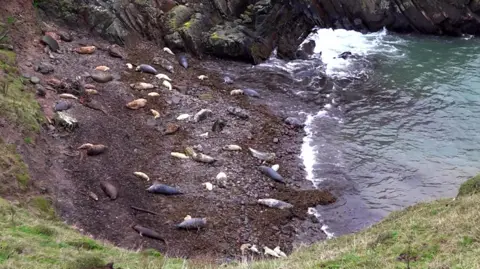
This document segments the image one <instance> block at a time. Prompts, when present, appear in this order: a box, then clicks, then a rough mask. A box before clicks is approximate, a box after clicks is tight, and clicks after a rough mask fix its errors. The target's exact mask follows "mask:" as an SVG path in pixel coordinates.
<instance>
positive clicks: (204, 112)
mask: <svg viewBox="0 0 480 269" xmlns="http://www.w3.org/2000/svg"><path fill="white" fill-rule="evenodd" d="M212 114H213V112H212V111H211V110H210V109H201V110H200V111H198V113H197V114H195V116H193V121H195V122H199V121H202V120H204V119H206V118H207V117H208V116H210V115H212Z"/></svg>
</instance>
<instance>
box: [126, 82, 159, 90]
mask: <svg viewBox="0 0 480 269" xmlns="http://www.w3.org/2000/svg"><path fill="white" fill-rule="evenodd" d="M130 87H131V88H132V89H134V90H139V91H141V90H151V89H154V88H155V86H154V85H153V84H150V83H146V82H136V83H132V84H130Z"/></svg>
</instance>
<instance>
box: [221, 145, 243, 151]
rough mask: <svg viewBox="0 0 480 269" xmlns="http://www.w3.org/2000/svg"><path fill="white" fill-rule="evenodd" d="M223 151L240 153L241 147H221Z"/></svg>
mask: <svg viewBox="0 0 480 269" xmlns="http://www.w3.org/2000/svg"><path fill="white" fill-rule="evenodd" d="M223 150H228V151H240V150H242V147H240V146H239V145H226V146H224V147H223Z"/></svg>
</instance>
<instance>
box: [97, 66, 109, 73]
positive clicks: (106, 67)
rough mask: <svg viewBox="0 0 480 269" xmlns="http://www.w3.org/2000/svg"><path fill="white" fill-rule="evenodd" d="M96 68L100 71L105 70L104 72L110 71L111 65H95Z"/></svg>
mask: <svg viewBox="0 0 480 269" xmlns="http://www.w3.org/2000/svg"><path fill="white" fill-rule="evenodd" d="M94 69H95V70H100V71H104V72H105V71H108V70H110V67H108V66H105V65H100V66H97V67H95V68H94Z"/></svg>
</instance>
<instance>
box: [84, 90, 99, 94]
mask: <svg viewBox="0 0 480 269" xmlns="http://www.w3.org/2000/svg"><path fill="white" fill-rule="evenodd" d="M85 92H86V93H87V94H91V95H93V94H98V91H97V90H94V89H85Z"/></svg>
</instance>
